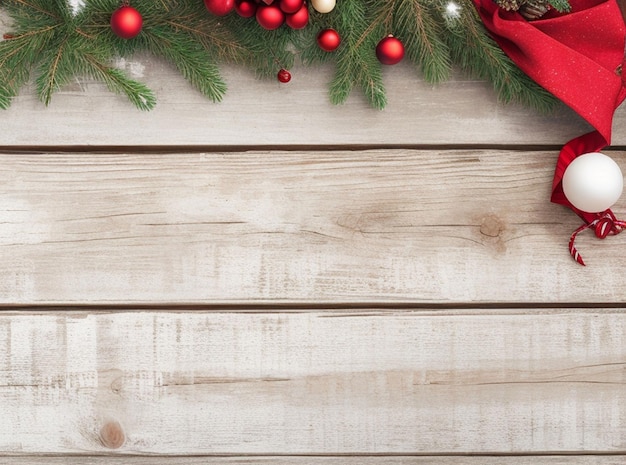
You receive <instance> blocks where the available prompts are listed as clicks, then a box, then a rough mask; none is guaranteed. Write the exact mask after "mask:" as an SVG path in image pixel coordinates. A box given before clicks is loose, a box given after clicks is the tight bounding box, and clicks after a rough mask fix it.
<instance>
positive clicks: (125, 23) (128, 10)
mask: <svg viewBox="0 0 626 465" xmlns="http://www.w3.org/2000/svg"><path fill="white" fill-rule="evenodd" d="M142 25H143V18H142V17H141V13H139V12H138V11H137V10H135V9H134V8H133V7H132V6H128V5H125V6H122V7H120V8H118V9H117V10H115V11H114V12H113V14H112V15H111V30H112V31H113V33H114V34H115V35H116V36H118V37H121V38H122V39H132V38H133V37H136V36H137V34H139V33H140V32H141V26H142Z"/></svg>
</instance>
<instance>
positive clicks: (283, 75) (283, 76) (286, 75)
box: [276, 69, 291, 83]
mask: <svg viewBox="0 0 626 465" xmlns="http://www.w3.org/2000/svg"><path fill="white" fill-rule="evenodd" d="M276 77H277V78H278V80H279V81H280V82H282V83H287V82H289V81H291V73H290V72H289V71H287V70H286V69H281V70H280V71H279V72H278V74H277V75H276Z"/></svg>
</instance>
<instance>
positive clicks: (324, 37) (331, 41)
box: [317, 29, 341, 52]
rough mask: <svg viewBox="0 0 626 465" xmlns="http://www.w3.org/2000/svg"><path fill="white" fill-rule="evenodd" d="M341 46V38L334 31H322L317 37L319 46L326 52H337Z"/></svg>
mask: <svg viewBox="0 0 626 465" xmlns="http://www.w3.org/2000/svg"><path fill="white" fill-rule="evenodd" d="M339 44H341V37H339V33H338V32H337V31H335V30H334V29H322V30H321V31H320V32H319V34H318V35H317V45H319V46H320V48H321V49H322V50H324V51H326V52H333V51H335V50H337V47H339Z"/></svg>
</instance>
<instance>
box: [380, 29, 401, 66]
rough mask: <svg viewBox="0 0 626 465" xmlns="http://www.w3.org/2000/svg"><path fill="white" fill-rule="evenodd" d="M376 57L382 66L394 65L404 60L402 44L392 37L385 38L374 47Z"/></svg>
mask: <svg viewBox="0 0 626 465" xmlns="http://www.w3.org/2000/svg"><path fill="white" fill-rule="evenodd" d="M376 57H377V58H378V61H380V62H381V63H382V64H383V65H395V64H397V63H400V62H401V61H402V58H404V44H402V42H400V41H399V40H398V39H396V38H395V37H394V36H387V37H385V38H384V39H383V40H381V41H380V42H378V45H377V46H376Z"/></svg>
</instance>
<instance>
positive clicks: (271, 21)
mask: <svg viewBox="0 0 626 465" xmlns="http://www.w3.org/2000/svg"><path fill="white" fill-rule="evenodd" d="M256 20H257V22H258V23H259V25H260V26H261V27H262V28H264V29H267V30H268V31H272V30H274V29H278V28H279V27H280V26H282V24H283V23H284V22H285V13H283V11H282V10H281V9H280V8H278V7H277V6H276V5H274V4H272V5H267V6H266V5H260V6H259V7H258V8H257V10H256Z"/></svg>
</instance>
